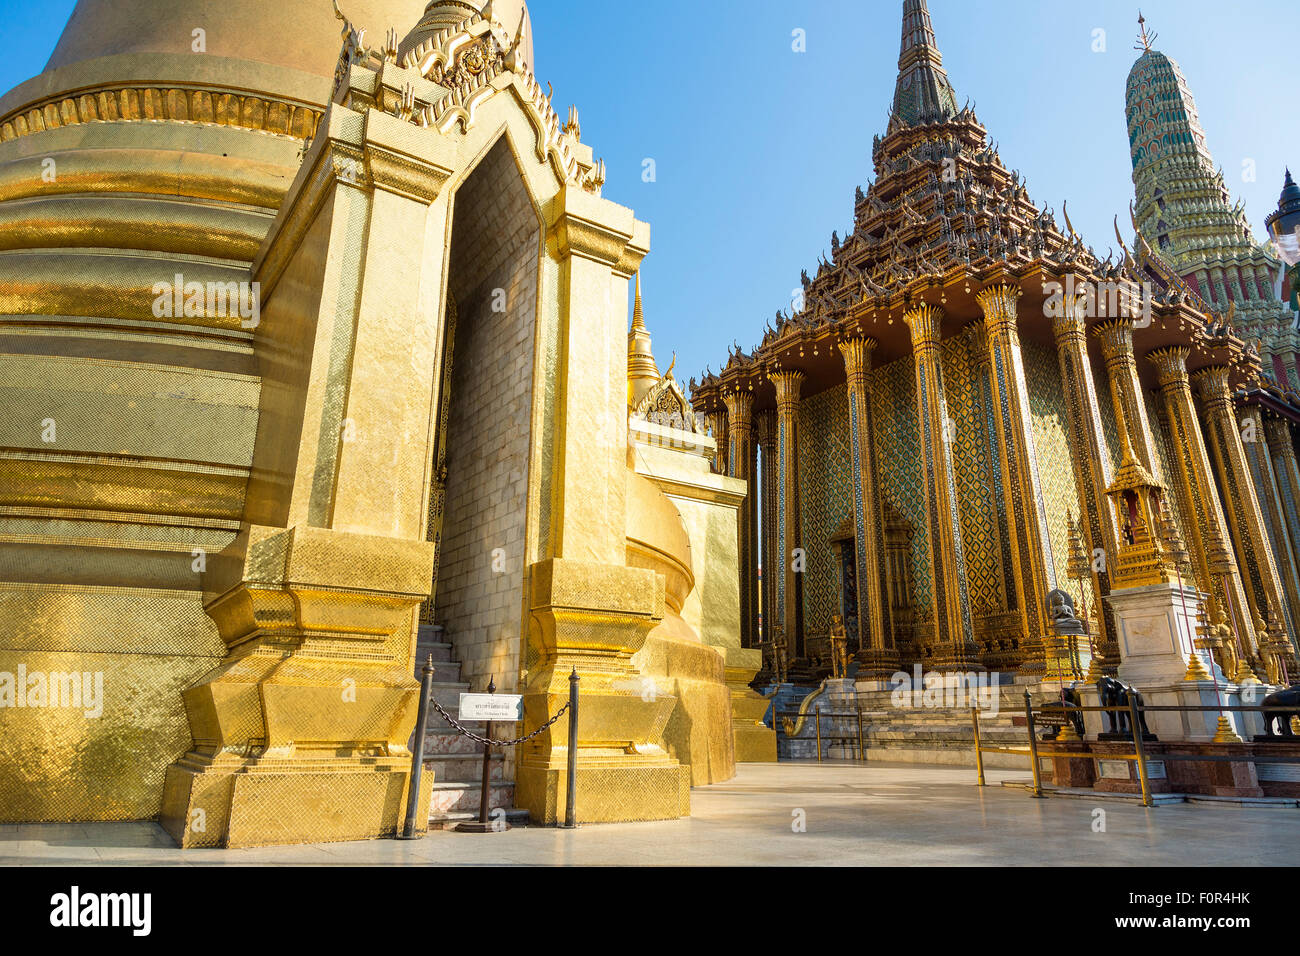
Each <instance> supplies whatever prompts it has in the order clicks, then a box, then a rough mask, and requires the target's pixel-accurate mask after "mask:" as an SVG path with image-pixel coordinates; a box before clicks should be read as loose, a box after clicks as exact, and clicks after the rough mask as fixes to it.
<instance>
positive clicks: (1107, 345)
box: [1093, 319, 1165, 483]
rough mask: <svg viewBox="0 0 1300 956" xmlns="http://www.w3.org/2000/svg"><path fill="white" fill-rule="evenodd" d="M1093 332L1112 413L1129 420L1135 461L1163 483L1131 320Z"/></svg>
mask: <svg viewBox="0 0 1300 956" xmlns="http://www.w3.org/2000/svg"><path fill="white" fill-rule="evenodd" d="M1093 334H1094V335H1095V336H1096V337H1097V341H1098V342H1099V343H1101V354H1102V358H1103V359H1105V361H1106V372H1107V377H1108V378H1109V379H1110V391H1111V399H1112V401H1113V402H1114V404H1115V417H1116V419H1120V418H1122V419H1123V420H1124V421H1125V422H1127V423H1128V437H1129V441H1130V443H1132V445H1133V452H1134V454H1135V455H1137V459H1138V462H1139V463H1140V464H1141V465H1142V467H1144V468H1145V469H1146V470H1147V472H1148V473H1149V474H1150V475H1151V477H1153V478H1155V480H1156V481H1158V482H1161V483H1163V482H1164V480H1165V476H1164V473H1163V469H1162V468H1161V467H1160V458H1159V456H1157V455H1156V450H1155V436H1154V435H1153V434H1152V431H1151V422H1150V420H1149V419H1148V418H1147V406H1146V402H1144V401H1143V400H1142V383H1141V380H1140V379H1139V378H1138V368H1137V358H1136V356H1135V355H1134V354H1133V323H1132V320H1131V319H1113V320H1111V321H1109V322H1103V323H1101V324H1100V325H1098V326H1096V327H1095V328H1094V329H1093Z"/></svg>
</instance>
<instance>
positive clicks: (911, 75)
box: [892, 0, 957, 125]
mask: <svg viewBox="0 0 1300 956" xmlns="http://www.w3.org/2000/svg"><path fill="white" fill-rule="evenodd" d="M956 115H957V93H956V91H955V90H953V88H952V83H951V82H949V80H948V74H947V73H946V72H945V71H944V68H943V55H942V54H940V53H939V44H938V42H937V41H936V40H935V37H934V27H933V25H932V24H931V22H930V11H929V9H928V8H927V7H926V5H925V0H903V43H902V48H901V50H900V52H899V56H898V85H897V86H896V87H895V89H894V107H893V110H892V116H893V118H894V119H896V120H901V121H902V122H904V123H907V124H909V125H911V124H915V123H919V122H930V123H933V122H944V121H946V120H950V119H952V118H953V117H954V116H956Z"/></svg>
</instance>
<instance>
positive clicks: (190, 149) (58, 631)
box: [0, 0, 771, 846]
mask: <svg viewBox="0 0 1300 956" xmlns="http://www.w3.org/2000/svg"><path fill="white" fill-rule="evenodd" d="M342 6H343V8H344V9H343V10H342V11H339V10H338V9H337V8H332V5H331V3H330V2H329V0H280V2H277V3H274V4H268V3H264V2H260V0H257V2H255V0H225V2H222V3H220V4H213V3H208V2H202V0H189V2H176V0H81V2H80V3H79V4H78V6H77V7H76V9H75V11H74V13H73V15H72V17H71V19H70V21H69V23H68V26H67V28H66V30H65V32H64V34H63V37H62V39H61V40H60V42H59V44H58V47H57V49H56V50H55V52H54V55H53V56H52V57H51V59H50V62H49V64H48V65H47V67H46V70H45V72H44V73H42V74H41V75H40V76H38V77H36V78H34V79H32V80H30V81H28V82H26V83H24V84H22V85H21V86H19V87H18V88H16V89H15V90H13V91H11V92H10V93H8V94H7V95H6V96H5V97H4V98H3V99H2V100H0V343H2V344H0V365H2V366H3V376H2V377H0V381H2V382H3V385H2V386H0V388H3V392H4V396H5V400H6V404H7V405H8V407H9V408H10V409H11V414H9V415H7V416H4V418H3V420H0V448H3V451H2V452H0V469H2V470H3V478H2V479H0V623H3V625H4V627H3V628H2V629H0V630H2V631H3V637H0V674H4V673H8V674H10V675H15V676H14V679H13V682H11V690H12V691H13V693H14V694H15V703H16V702H17V700H18V699H19V698H21V699H22V704H18V705H17V706H16V707H15V706H11V707H6V708H3V709H0V721H2V722H3V734H4V738H5V741H6V747H5V748H4V751H3V754H2V755H0V821H3V822H14V821H56V820H58V821H80V820H117V819H150V818H158V819H160V820H161V822H162V823H163V825H164V826H165V827H166V828H167V830H168V831H169V832H170V833H172V835H173V836H174V837H175V838H176V839H177V840H178V842H180V843H181V844H182V845H184V846H216V845H228V846H240V845H256V844H267V843H282V842H294V841H320V840H329V839H354V838H360V837H368V836H381V835H391V834H392V833H393V832H394V831H395V829H396V828H397V826H398V825H399V822H400V820H401V817H402V810H403V806H404V801H405V797H406V794H405V791H406V788H407V783H408V776H409V771H410V765H411V754H410V750H409V742H410V737H411V733H412V728H413V725H414V721H415V713H416V704H417V697H418V685H417V683H416V681H415V679H414V678H413V676H412V671H413V662H412V657H413V654H414V651H415V648H416V643H417V639H418V636H419V634H420V629H421V621H422V620H423V621H429V620H437V621H438V622H439V623H440V624H441V625H442V626H443V627H444V628H445V633H446V635H447V636H446V640H448V641H450V642H451V643H452V645H453V646H454V647H455V650H456V653H457V655H458V656H459V659H460V661H461V665H462V675H463V677H462V679H463V680H465V681H467V682H468V683H469V684H470V685H471V686H473V687H474V688H475V689H481V685H485V684H486V683H487V681H488V678H489V676H495V677H496V679H497V684H498V686H499V688H500V690H502V691H504V692H517V693H521V694H523V695H524V708H525V715H526V717H525V721H524V724H523V726H522V728H520V729H521V730H523V731H531V730H533V729H536V728H537V727H538V726H539V725H540V724H542V723H544V722H545V721H546V719H547V718H548V717H549V716H550V715H551V714H553V713H555V711H556V710H557V709H558V708H559V706H560V705H561V704H562V703H563V701H564V700H565V699H567V694H568V678H569V674H570V672H571V671H572V670H573V669H574V668H575V667H576V669H577V670H578V672H579V674H580V675H581V678H582V682H581V687H582V704H581V716H580V724H579V728H578V730H579V754H580V756H579V764H578V765H579V777H578V805H579V807H580V811H579V815H580V819H583V820H590V821H600V820H635V819H663V818H671V817H676V816H680V815H682V814H684V813H686V812H688V809H689V787H690V786H691V784H692V782H694V783H697V784H698V783H704V782H710V781H715V780H722V779H726V778H728V777H729V776H731V774H732V773H733V771H734V762H735V759H736V751H737V741H740V742H741V748H740V749H741V753H742V756H743V755H744V754H746V753H748V754H750V756H751V757H754V758H757V757H763V758H764V759H771V758H768V757H766V756H765V752H766V749H767V748H766V745H765V744H764V743H763V740H760V739H758V738H757V737H756V736H755V730H756V728H757V720H756V716H755V711H754V709H755V695H753V694H752V692H750V691H748V689H747V688H745V686H744V684H745V682H746V681H747V680H748V679H750V678H752V676H753V674H754V673H755V672H756V670H757V669H758V666H759V660H758V652H757V651H745V650H742V649H741V648H740V637H739V599H738V596H737V577H736V561H737V556H736V548H737V513H738V509H739V507H740V502H741V500H742V499H743V496H744V484H743V482H739V481H736V480H735V479H731V478H726V477H725V476H720V475H716V474H713V473H712V470H711V469H710V468H709V464H708V462H709V459H710V457H711V456H712V454H713V445H712V440H711V439H709V438H708V437H707V436H705V435H703V434H702V433H701V432H702V430H701V429H697V428H696V427H695V426H694V416H693V414H692V413H691V412H690V406H689V403H687V402H686V400H685V399H684V397H682V395H681V390H680V388H679V387H677V386H676V383H675V382H672V380H671V373H669V375H667V376H665V377H664V378H663V379H660V378H659V376H658V369H657V367H655V368H654V373H653V374H652V375H649V376H648V378H643V379H638V380H637V381H636V383H635V386H636V388H637V389H640V390H641V397H644V395H645V393H646V392H647V391H654V393H655V398H654V401H655V402H656V403H659V404H660V405H662V404H663V403H665V402H668V403H671V402H673V401H677V400H680V403H681V407H680V408H679V409H678V411H679V413H680V414H679V416H678V418H677V419H676V420H674V421H670V422H668V423H667V424H663V425H661V424H655V423H654V420H653V418H652V417H648V416H647V415H646V413H645V409H642V410H641V413H640V418H638V410H637V409H636V408H634V407H633V405H634V403H633V402H632V401H631V399H632V391H631V390H630V389H629V385H630V384H632V383H631V381H630V380H629V348H628V324H627V315H626V305H625V303H626V301H627V297H628V292H629V283H630V281H631V279H632V277H633V275H635V274H636V273H637V272H638V270H639V266H640V263H641V260H642V259H643V258H644V256H645V255H646V254H647V252H648V251H649V246H650V242H649V239H650V229H649V226H648V225H646V224H645V223H642V222H639V221H638V220H637V219H636V218H635V216H634V215H633V213H632V211H631V210H629V209H627V208H624V207H622V206H619V205H617V204H615V203H613V202H611V201H609V200H608V199H605V198H603V197H602V196H601V187H602V185H603V182H604V173H603V169H604V168H603V165H602V164H601V163H600V162H598V161H597V160H596V159H595V157H594V154H593V152H592V149H591V147H590V146H588V145H587V144H585V143H583V142H582V140H581V134H580V130H579V127H578V122H577V114H576V111H573V112H571V113H570V115H569V118H568V121H567V122H564V121H562V120H561V119H560V117H559V116H557V114H556V112H555V111H554V109H553V108H552V105H551V99H550V95H549V93H548V92H547V90H546V88H545V86H544V84H542V83H540V82H539V81H538V79H537V77H536V76H535V75H534V73H533V42H532V40H533V38H532V28H531V24H530V22H529V18H528V13H527V9H526V7H525V6H524V4H523V3H521V2H519V0H514V2H504V0H497V2H493V0H489V2H487V3H486V4H483V3H472V4H471V3H464V2H457V0H439V2H434V3H430V4H428V5H427V7H426V6H425V4H424V3H423V2H419V0H348V2H344V3H343V4H342ZM645 347H646V349H648V337H647V338H646V339H645ZM633 351H634V352H635V350H633ZM635 359H636V357H635V355H634V364H635ZM642 364H643V363H642ZM650 365H651V366H653V365H654V363H653V358H652V359H651V362H650ZM637 368H638V369H640V370H641V374H642V375H643V376H644V375H645V370H644V368H643V367H642V365H638V366H637ZM688 416H689V418H688ZM630 421H631V422H632V430H631V431H630V430H629V422H630ZM688 422H689V423H690V424H689V425H688V424H687V423H688ZM674 435H676V436H677V437H676V438H673V437H672V436H674ZM665 436H667V437H668V438H669V439H672V440H671V441H664V440H663V439H664V438H665ZM683 437H685V438H686V439H687V440H686V441H685V442H684V443H683V442H682V441H680V439H682V438H683ZM673 442H677V444H678V445H683V444H684V445H685V447H673ZM435 583H436V588H435V586H434V585H435ZM705 589H707V590H708V593H709V598H708V599H707V600H702V599H701V597H700V593H701V591H702V590H705ZM421 605H424V610H423V612H422V611H421ZM91 673H95V674H100V675H102V686H103V699H102V702H101V703H102V712H101V713H100V714H98V715H97V716H94V717H91V716H87V708H84V707H83V708H76V707H62V706H53V703H54V700H53V696H54V695H53V690H54V688H55V685H56V682H58V681H63V682H64V686H65V689H66V688H67V687H68V686H77V687H80V686H82V685H80V684H77V682H75V681H71V680H70V678H69V675H76V674H91ZM16 675H23V677H24V678H25V679H24V680H21V681H20V680H18V678H17V676H16ZM30 675H41V679H42V680H45V681H48V685H47V686H48V689H49V690H50V694H51V697H50V700H49V701H48V702H47V705H46V706H39V707H38V706H37V705H35V704H33V706H31V707H29V708H25V709H20V708H23V707H24V705H26V704H27V703H28V702H29V701H30V700H32V699H33V698H30V697H28V696H23V695H25V694H28V693H29V691H30V687H29V686H25V685H26V684H27V681H28V680H31V679H32V678H31V677H30ZM84 686H93V685H90V684H87V685H84ZM647 686H648V687H649V688H650V690H649V692H647ZM3 688H4V683H3V681H0V695H2V694H3ZM761 704H762V702H761V699H759V700H758V707H759V709H758V715H761ZM763 739H764V740H765V739H767V738H763ZM567 740H568V725H567V718H562V719H561V720H560V721H559V722H558V723H557V724H555V725H554V726H553V727H552V728H550V729H549V730H548V731H546V732H544V733H543V734H541V735H540V736H539V737H537V738H535V740H533V741H532V742H531V743H530V744H528V745H526V746H525V747H523V748H521V749H520V751H519V752H518V753H517V754H514V755H512V757H511V761H510V764H509V767H510V773H511V774H513V779H514V784H515V802H516V804H517V805H518V806H520V807H523V808H526V809H528V810H529V812H530V813H531V814H532V816H533V819H534V820H536V821H540V822H544V823H545V822H554V821H556V820H557V819H561V818H562V817H563V814H564V809H565V807H564V800H565V797H564V788H563V785H562V783H563V775H564V772H565V768H566V766H567V754H566V747H567ZM747 748H748V749H747ZM429 779H430V775H429V774H426V775H425V780H426V782H427V781H428V780H429ZM425 799H427V795H426V796H425Z"/></svg>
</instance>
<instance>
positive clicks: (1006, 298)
mask: <svg viewBox="0 0 1300 956" xmlns="http://www.w3.org/2000/svg"><path fill="white" fill-rule="evenodd" d="M1023 294H1024V293H1023V292H1021V290H1020V286H1018V285H1013V284H1012V283H1010V282H999V283H997V284H995V285H990V286H985V287H984V288H983V289H981V290H980V291H979V292H978V293H976V295H975V301H976V303H978V304H979V307H980V310H981V311H982V312H983V313H984V320H985V321H986V322H989V323H992V325H993V327H994V329H999V330H1000V329H1002V328H1004V327H1007V328H1010V329H1012V330H1014V329H1015V327H1016V316H1017V307H1018V304H1019V302H1020V297H1021V296H1022V295H1023Z"/></svg>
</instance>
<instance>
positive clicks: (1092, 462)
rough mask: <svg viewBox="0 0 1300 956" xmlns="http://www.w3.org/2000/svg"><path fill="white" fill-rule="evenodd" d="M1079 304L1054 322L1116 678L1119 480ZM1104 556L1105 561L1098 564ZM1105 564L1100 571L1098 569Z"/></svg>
mask: <svg viewBox="0 0 1300 956" xmlns="http://www.w3.org/2000/svg"><path fill="white" fill-rule="evenodd" d="M1081 305H1082V303H1081V302H1080V301H1079V300H1073V301H1071V300H1069V299H1066V300H1065V301H1063V302H1062V305H1061V314H1060V315H1058V316H1054V317H1053V323H1052V330H1053V332H1054V334H1055V336H1056V352H1057V361H1058V363H1059V364H1060V368H1061V387H1062V389H1063V390H1064V392H1065V406H1066V421H1067V425H1068V433H1069V439H1070V463H1071V465H1072V466H1073V469H1074V484H1075V488H1076V490H1077V491H1078V495H1079V518H1080V520H1079V526H1080V528H1082V530H1083V538H1084V542H1085V544H1086V546H1087V548H1088V558H1089V561H1090V562H1091V566H1092V574H1091V584H1092V588H1091V590H1092V595H1091V599H1092V601H1093V607H1096V608H1099V609H1100V614H1099V615H1098V618H1099V619H1100V621H1101V634H1099V635H1098V643H1097V647H1096V653H1097V655H1098V657H1099V658H1100V660H1099V661H1098V665H1099V666H1100V668H1101V670H1102V672H1103V673H1105V674H1108V675H1112V676H1113V675H1114V673H1115V671H1116V669H1117V668H1118V667H1119V663H1120V652H1119V641H1118V635H1117V632H1116V629H1115V612H1114V609H1113V608H1112V607H1111V606H1110V605H1108V604H1106V603H1105V602H1104V601H1103V600H1102V597H1103V596H1104V595H1106V594H1109V593H1110V590H1111V582H1110V569H1111V568H1112V567H1114V565H1115V555H1116V547H1117V545H1118V541H1119V537H1118V535H1117V533H1116V529H1115V516H1114V514H1113V512H1112V511H1111V508H1110V504H1109V502H1108V501H1107V500H1106V489H1107V488H1109V487H1110V484H1111V481H1112V479H1113V477H1114V475H1113V471H1112V468H1111V457H1110V449H1109V448H1108V447H1107V444H1106V436H1105V434H1104V433H1103V432H1102V429H1101V411H1100V409H1099V408H1098V405H1097V389H1096V385H1095V383H1094V382H1093V377H1092V363H1091V362H1090V361H1089V359H1088V338H1087V328H1086V324H1085V321H1084V314H1083V312H1082V310H1081V309H1080V306H1081ZM1098 551H1101V552H1102V554H1103V555H1104V560H1103V561H1101V562H1098V561H1097V560H1096V556H1097V552H1098ZM1099 565H1100V567H1099Z"/></svg>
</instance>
